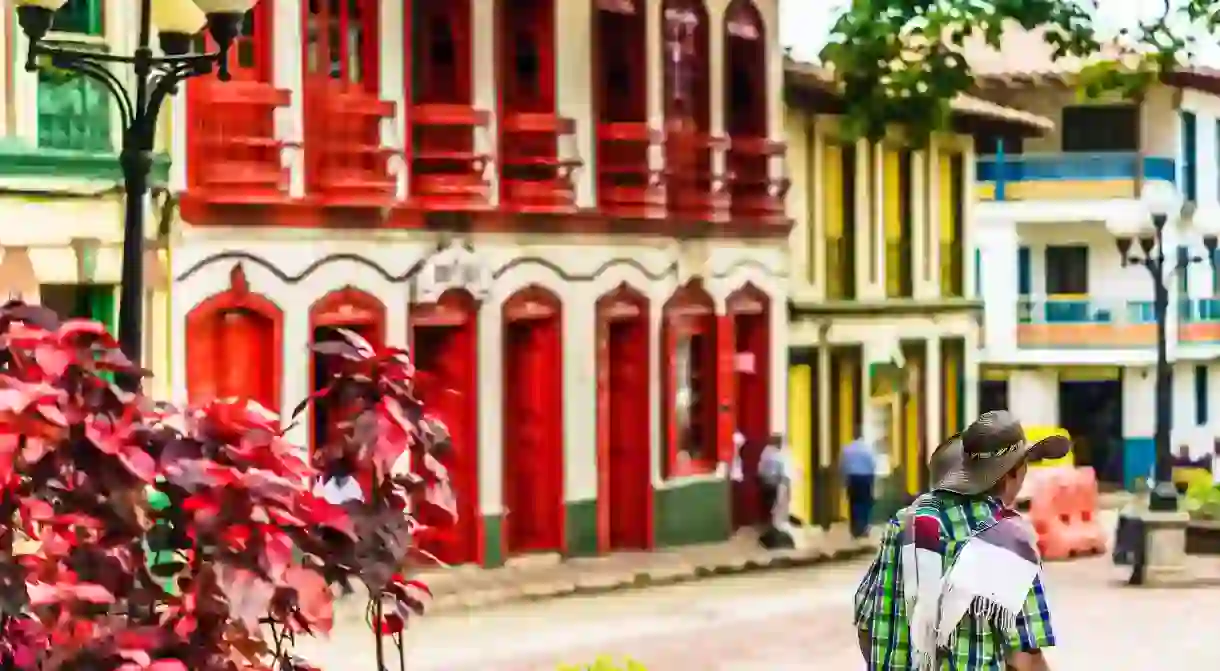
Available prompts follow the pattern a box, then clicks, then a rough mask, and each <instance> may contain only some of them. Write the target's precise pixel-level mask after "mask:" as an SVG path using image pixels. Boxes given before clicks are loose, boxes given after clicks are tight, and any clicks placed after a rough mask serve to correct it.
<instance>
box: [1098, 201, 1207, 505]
mask: <svg viewBox="0 0 1220 671" xmlns="http://www.w3.org/2000/svg"><path fill="white" fill-rule="evenodd" d="M1141 200H1142V201H1143V202H1144V205H1145V206H1146V207H1147V212H1148V214H1149V215H1150V218H1151V219H1152V230H1151V231H1148V230H1147V229H1146V228H1145V227H1144V226H1143V225H1141V226H1140V228H1145V230H1144V232H1141V233H1138V234H1136V235H1122V234H1120V235H1118V236H1117V238H1116V242H1117V244H1118V253H1119V255H1120V256H1121V257H1122V264H1123V266H1127V265H1131V264H1136V265H1140V266H1143V267H1144V268H1147V269H1148V274H1149V275H1150V276H1151V277H1152V284H1153V294H1152V296H1153V297H1152V312H1153V317H1154V319H1155V320H1156V401H1155V403H1156V433H1155V439H1154V444H1155V449H1156V468H1155V470H1154V472H1153V480H1154V481H1155V486H1154V487H1153V490H1152V492H1151V495H1150V498H1149V502H1148V509H1149V510H1150V511H1152V512H1174V511H1176V510H1177V509H1178V491H1177V488H1176V487H1174V484H1173V453H1172V452H1171V450H1170V444H1169V432H1170V428H1171V426H1172V424H1173V369H1172V368H1170V365H1169V336H1168V319H1169V286H1168V285H1166V281H1170V280H1172V278H1173V277H1174V276H1175V275H1177V273H1183V272H1186V271H1187V268H1188V267H1189V266H1190V264H1192V263H1202V262H1204V261H1207V262H1209V263H1214V261H1213V259H1214V255H1215V251H1216V242H1217V238H1216V236H1215V235H1212V234H1206V235H1204V236H1203V245H1204V247H1205V248H1206V249H1207V253H1208V257H1207V259H1204V258H1202V257H1197V256H1196V257H1186V258H1178V257H1176V256H1175V257H1173V258H1171V259H1170V262H1169V265H1166V258H1165V228H1166V226H1167V224H1168V223H1169V218H1170V216H1173V215H1176V214H1177V213H1178V212H1177V211H1175V210H1179V209H1180V204H1179V200H1178V195H1177V191H1176V189H1175V188H1174V187H1173V186H1172V185H1170V184H1168V183H1166V182H1149V183H1148V184H1147V185H1145V187H1144V191H1143V194H1142V195H1141ZM1137 240H1138V242H1139V249H1140V251H1141V252H1142V255H1137V254H1133V253H1132V247H1133V246H1134V243H1135V241H1137Z"/></svg>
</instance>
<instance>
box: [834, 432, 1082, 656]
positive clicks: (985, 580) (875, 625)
mask: <svg viewBox="0 0 1220 671" xmlns="http://www.w3.org/2000/svg"><path fill="white" fill-rule="evenodd" d="M1068 447H1069V444H1068V441H1067V439H1066V438H1064V437H1062V436H1050V437H1048V438H1046V439H1044V440H1041V441H1039V442H1037V443H1030V442H1029V441H1027V440H1026V439H1025V432H1024V430H1023V429H1022V427H1021V424H1020V422H1019V421H1017V419H1016V418H1015V417H1014V416H1013V415H1012V414H1011V413H1009V412H1007V411H994V412H988V413H985V414H983V415H982V416H981V417H979V419H978V420H976V421H975V422H974V423H973V424H971V425H970V426H969V427H967V428H966V430H965V431H963V432H962V433H961V434H959V435H956V436H953V437H951V438H950V439H948V440H947V441H945V443H944V444H942V445H940V446H939V447H937V449H936V450H935V452H933V454H932V456H931V459H930V462H929V470H930V475H931V480H932V482H931V485H932V490H931V491H930V492H928V493H927V494H924V495H922V496H920V497H919V498H918V499H916V500H915V502H914V503H913V504H912V505H911V506H910V507H908V508H906V509H904V510H902V511H900V512H899V513H898V514H897V515H895V517H894V519H892V520H891V521H890V523H889V524H888V525H887V527H886V530H885V536H884V538H883V541H882V545H881V549H880V551H879V552H878V555H877V558H876V559H875V560H874V562H873V565H872V566H871V567H870V569H869V571H868V573H866V575H865V578H864V581H863V582H862V583H861V585H860V588H859V589H858V590H857V593H856V613H855V615H856V625H857V628H858V630H859V631H860V639H861V651H862V653H863V654H864V656H865V659H866V661H867V662H868V668H869V669H870V670H873V671H880V670H887V671H888V670H899V671H932V670H933V669H936V670H938V671H939V670H946V669H954V670H955V671H1006V670H1010V669H1011V670H1016V671H1046V670H1047V669H1049V667H1048V665H1047V661H1046V659H1045V658H1044V657H1043V655H1042V651H1043V650H1045V649H1046V648H1049V647H1052V646H1053V645H1054V644H1055V637H1054V633H1053V631H1052V628H1051V618H1050V613H1049V610H1048V608H1047V605H1046V596H1045V589H1044V587H1043V585H1042V579H1041V562H1040V561H1039V558H1038V555H1037V543H1036V537H1035V535H1034V533H1033V530H1032V528H1030V526H1029V525H1028V524H1027V523H1026V522H1025V521H1024V519H1022V518H1021V517H1020V516H1019V515H1018V514H1017V513H1015V512H1014V511H1013V509H1012V506H1013V505H1014V503H1015V501H1016V497H1017V493H1018V492H1019V491H1020V489H1021V484H1022V483H1023V482H1024V480H1025V473H1026V470H1027V462H1028V461H1030V460H1034V459H1057V458H1060V457H1062V456H1063V455H1065V454H1066V453H1067V450H1068Z"/></svg>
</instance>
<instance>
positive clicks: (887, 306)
mask: <svg viewBox="0 0 1220 671" xmlns="http://www.w3.org/2000/svg"><path fill="white" fill-rule="evenodd" d="M933 312H935V313H965V314H977V315H981V314H982V312H983V301H982V300H978V299H970V298H931V299H922V298H888V299H885V300H852V301H821V302H817V303H803V304H797V303H795V302H793V301H789V302H788V315H789V317H790V318H792V319H794V320H795V319H799V318H801V317H844V316H856V315H859V316H869V315H903V314H911V315H923V314H929V313H933Z"/></svg>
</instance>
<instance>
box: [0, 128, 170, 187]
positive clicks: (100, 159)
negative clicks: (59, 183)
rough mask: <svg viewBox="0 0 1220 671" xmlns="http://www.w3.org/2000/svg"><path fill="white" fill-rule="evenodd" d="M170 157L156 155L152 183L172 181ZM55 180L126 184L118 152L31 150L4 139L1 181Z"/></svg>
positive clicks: (0, 142)
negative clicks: (21, 178) (170, 176)
mask: <svg viewBox="0 0 1220 671" xmlns="http://www.w3.org/2000/svg"><path fill="white" fill-rule="evenodd" d="M169 165H170V159H169V156H168V155H167V154H156V155H154V156H153V168H152V176H151V179H152V183H153V184H164V183H166V182H168V181H169ZM3 177H54V178H76V179H88V180H98V181H110V182H114V183H116V184H118V183H120V182H122V181H123V171H122V169H121V168H120V167H119V156H118V154H117V153H89V152H77V151H65V150H62V149H46V148H37V147H31V146H29V145H27V144H25V143H22V142H20V141H18V140H14V139H13V138H7V139H3V140H0V178H3Z"/></svg>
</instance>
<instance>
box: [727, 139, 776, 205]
mask: <svg viewBox="0 0 1220 671" xmlns="http://www.w3.org/2000/svg"><path fill="white" fill-rule="evenodd" d="M787 150H788V146H787V145H786V144H785V143H783V142H777V141H774V140H768V139H766V138H761V137H733V138H731V139H730V140H729V151H728V161H727V162H728V171H729V174H731V175H732V176H733V178H732V181H731V182H730V183H729V193H730V195H731V198H732V200H731V202H732V205H731V207H732V212H733V216H734V217H738V216H740V217H746V218H757V219H764V220H767V219H783V218H785V216H786V212H785V210H784V197H785V196H786V195H788V189H789V188H791V186H792V181H791V180H790V179H788V178H787V177H772V176H771V165H772V163H773V162H774V161H776V160H779V159H782V158H783V156H784V154H785V152H787Z"/></svg>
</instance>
